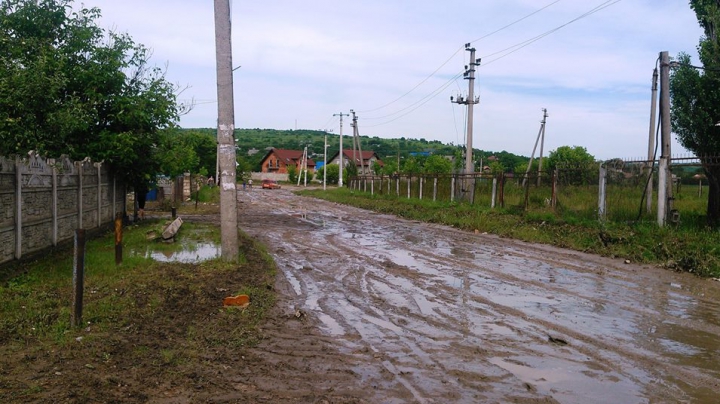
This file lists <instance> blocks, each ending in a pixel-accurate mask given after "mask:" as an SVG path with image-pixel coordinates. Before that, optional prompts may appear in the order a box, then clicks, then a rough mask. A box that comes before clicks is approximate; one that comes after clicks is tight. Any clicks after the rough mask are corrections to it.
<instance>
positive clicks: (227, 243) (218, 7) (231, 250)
mask: <svg viewBox="0 0 720 404" xmlns="http://www.w3.org/2000/svg"><path fill="white" fill-rule="evenodd" d="M231 32H232V27H231V23H230V0H215V57H216V61H217V62H216V63H217V94H218V130H217V141H218V146H217V155H218V165H219V171H220V237H221V250H222V258H223V259H224V260H225V261H237V259H238V225H237V191H236V189H235V183H236V181H235V161H236V160H235V138H234V137H233V132H234V131H235V112H234V109H235V106H234V101H233V77H232V70H233V68H232V39H231Z"/></svg>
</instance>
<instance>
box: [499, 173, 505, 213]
mask: <svg viewBox="0 0 720 404" xmlns="http://www.w3.org/2000/svg"><path fill="white" fill-rule="evenodd" d="M498 199H499V202H500V207H501V208H504V207H505V173H502V174H500V195H499V196H498Z"/></svg>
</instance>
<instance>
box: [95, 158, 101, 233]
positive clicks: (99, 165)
mask: <svg viewBox="0 0 720 404" xmlns="http://www.w3.org/2000/svg"><path fill="white" fill-rule="evenodd" d="M93 165H94V166H95V167H96V168H97V214H96V215H95V217H96V218H97V226H95V227H100V223H102V173H101V172H100V167H101V166H102V163H94V164H93Z"/></svg>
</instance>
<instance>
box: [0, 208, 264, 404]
mask: <svg viewBox="0 0 720 404" xmlns="http://www.w3.org/2000/svg"><path fill="white" fill-rule="evenodd" d="M156 226H157V223H153V222H152V221H146V222H143V224H142V225H140V226H133V227H131V228H128V229H126V230H125V234H124V239H123V244H124V245H123V247H124V251H125V257H124V260H123V264H122V265H121V266H119V267H117V266H115V262H114V239H113V237H112V234H109V235H107V236H106V237H102V238H99V239H96V240H92V241H89V242H88V245H87V255H86V277H85V294H84V299H85V304H84V314H83V325H82V327H79V328H73V327H71V326H70V311H71V309H70V302H71V298H72V257H71V255H72V254H69V253H68V252H67V251H61V252H56V253H53V255H51V256H48V257H46V258H44V259H41V260H37V261H34V262H29V263H26V264H23V265H24V268H23V271H22V272H23V274H22V275H20V276H17V277H15V278H12V279H10V280H8V281H5V282H4V283H3V284H0V402H58V401H62V402H65V401H73V402H146V401H147V400H148V395H147V389H148V386H151V387H152V388H155V386H157V389H160V390H162V389H170V390H173V389H174V390H173V391H175V393H173V394H174V396H177V394H179V393H177V390H182V389H186V390H187V389H189V390H193V389H197V388H202V386H206V385H208V384H209V383H211V382H210V380H212V377H211V375H209V374H205V373H206V372H210V370H208V369H209V368H211V367H208V366H206V365H207V364H208V363H215V362H216V361H219V360H226V359H227V358H236V357H237V356H239V355H240V354H241V352H242V349H244V348H246V347H251V346H254V345H255V344H257V343H258V341H260V340H261V339H262V334H261V331H260V329H259V324H260V323H261V321H262V320H263V318H264V317H265V315H266V313H267V311H268V310H269V309H270V308H271V307H273V305H274V302H275V292H274V290H273V284H274V279H275V271H276V270H275V266H274V264H273V262H272V259H270V258H269V256H268V255H267V254H265V253H264V252H263V250H262V249H261V248H259V246H257V245H256V244H255V243H254V241H253V240H251V239H250V238H249V237H246V236H244V235H242V234H241V235H240V255H241V259H240V260H239V263H227V262H224V261H222V260H221V259H213V260H209V261H205V262H201V263H193V264H182V263H160V262H156V261H153V260H151V259H148V258H145V254H144V251H145V248H146V247H147V243H149V242H148V241H147V240H146V239H145V234H146V231H148V230H151V229H153V228H154V227H156ZM217 231H218V230H217V226H211V225H201V224H197V225H196V224H192V223H187V222H186V223H185V224H184V225H183V228H182V229H181V234H182V233H184V234H189V235H192V236H193V237H197V235H198V234H202V237H203V238H207V239H208V240H212V239H214V238H215V236H216V235H213V232H217ZM237 293H246V294H248V295H249V296H250V298H251V304H250V306H249V307H247V308H245V309H223V308H222V299H223V298H224V297H226V296H229V295H234V294H237ZM204 372H205V373H204Z"/></svg>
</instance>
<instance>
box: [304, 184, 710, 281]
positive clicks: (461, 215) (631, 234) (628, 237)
mask: <svg viewBox="0 0 720 404" xmlns="http://www.w3.org/2000/svg"><path fill="white" fill-rule="evenodd" d="M298 194H300V195H306V196H312V197H315V198H321V199H325V200H329V201H333V202H337V203H342V204H346V205H352V206H356V207H360V208H363V209H368V210H373V211H376V212H381V213H389V214H394V215H397V216H400V217H404V218H407V219H412V220H420V221H424V222H429V223H439V224H445V225H448V226H453V227H456V228H459V229H463V230H468V231H479V232H487V233H492V234H496V235H499V236H501V237H509V238H514V239H519V240H524V241H529V242H536V243H544V244H551V245H555V246H558V247H563V248H570V249H574V250H578V251H584V252H589V253H593V254H600V255H604V256H609V257H617V258H624V259H629V260H631V261H633V262H641V263H650V264H658V265H661V266H664V267H667V268H670V269H673V270H678V271H687V272H691V273H694V274H697V275H699V276H704V277H718V276H720V233H719V232H718V231H717V230H712V229H708V228H701V229H688V228H682V229H672V228H658V227H657V226H655V225H653V224H638V225H631V224H622V223H609V222H608V223H604V224H602V223H599V222H598V221H596V220H587V219H577V218H572V217H569V218H566V219H563V218H560V217H558V216H557V215H556V214H555V213H554V212H552V211H545V212H543V211H540V212H523V211H521V210H513V209H507V210H506V209H494V210H493V209H489V208H483V207H478V206H473V205H469V204H464V203H455V202H433V201H431V200H419V199H407V198H398V197H396V196H393V195H390V196H388V195H377V194H376V195H370V194H369V193H365V192H359V191H354V190H349V189H347V188H340V189H332V190H327V191H323V190H303V191H298Z"/></svg>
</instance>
